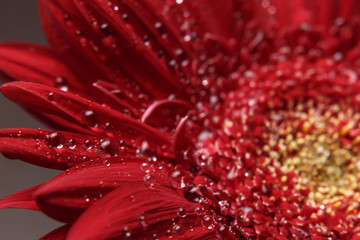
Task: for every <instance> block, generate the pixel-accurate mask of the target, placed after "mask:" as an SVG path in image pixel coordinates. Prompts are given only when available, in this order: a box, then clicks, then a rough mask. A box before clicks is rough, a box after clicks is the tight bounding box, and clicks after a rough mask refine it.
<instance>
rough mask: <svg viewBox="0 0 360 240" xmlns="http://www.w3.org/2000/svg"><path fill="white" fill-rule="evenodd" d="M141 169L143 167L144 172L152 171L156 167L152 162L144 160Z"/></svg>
mask: <svg viewBox="0 0 360 240" xmlns="http://www.w3.org/2000/svg"><path fill="white" fill-rule="evenodd" d="M140 169H141V171H143V172H144V173H150V172H151V171H153V170H154V167H153V166H152V165H151V164H149V163H147V162H143V163H141V165H140Z"/></svg>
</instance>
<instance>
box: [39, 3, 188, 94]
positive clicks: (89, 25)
mask: <svg viewBox="0 0 360 240" xmlns="http://www.w3.org/2000/svg"><path fill="white" fill-rule="evenodd" d="M39 3H40V14H41V18H42V22H43V25H44V28H45V32H46V34H47V37H48V39H49V41H50V43H51V44H52V45H53V46H54V47H56V48H57V49H58V51H59V52H60V53H61V55H62V57H63V58H64V60H65V61H66V62H67V63H69V64H71V66H69V67H70V68H71V69H73V71H74V72H76V73H77V74H78V75H79V76H81V77H86V78H87V81H88V83H92V82H95V81H97V80H98V79H101V80H105V81H109V82H115V83H118V84H119V86H120V87H121V88H122V90H132V89H133V87H129V86H128V85H127V84H126V81H127V82H128V81H129V80H130V81H132V82H133V83H135V82H136V83H138V84H140V86H141V87H142V88H143V89H144V92H147V93H148V94H150V95H152V96H155V97H157V98H164V97H167V96H168V95H170V94H173V93H177V95H183V92H182V90H181V84H180V82H179V81H178V80H176V79H177V77H175V76H174V75H173V74H171V73H170V72H169V70H168V69H167V68H166V67H164V63H163V60H162V59H159V58H158V57H157V55H155V54H154V53H153V52H152V51H150V50H149V48H148V47H147V46H145V45H144V43H143V40H142V37H143V36H141V38H140V39H134V38H132V37H130V36H131V35H132V33H131V30H130V28H128V27H127V29H126V31H125V32H124V31H123V30H124V29H122V31H120V28H119V27H120V26H123V27H125V24H121V25H116V26H115V25H114V24H115V23H118V21H119V20H120V19H121V16H120V17H119V19H118V18H117V17H116V15H115V13H114V12H113V11H114V9H112V8H111V10H112V12H109V10H110V9H109V5H108V4H104V2H103V3H102V4H99V5H98V4H97V3H98V2H97V1H91V2H82V3H73V2H72V1H57V0H40V1H39ZM89 10H90V11H91V14H90V13H89ZM81 13H82V14H83V15H81ZM64 16H66V17H65V18H64ZM75 16H76V17H75ZM81 16H82V17H81ZM109 18H110V19H109ZM121 21H123V19H121ZM119 33H121V35H120V36H121V37H120V36H119ZM70 49H71V51H70ZM84 63H86V64H84ZM165 66H166V65H165ZM134 81H135V82H134ZM127 86H128V87H127Z"/></svg>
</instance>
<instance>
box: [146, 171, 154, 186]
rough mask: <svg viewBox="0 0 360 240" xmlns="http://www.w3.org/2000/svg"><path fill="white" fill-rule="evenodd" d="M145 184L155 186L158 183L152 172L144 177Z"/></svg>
mask: <svg viewBox="0 0 360 240" xmlns="http://www.w3.org/2000/svg"><path fill="white" fill-rule="evenodd" d="M144 182H145V186H147V187H150V188H152V187H154V186H155V185H156V178H155V177H154V176H152V175H150V174H147V175H145V177H144Z"/></svg>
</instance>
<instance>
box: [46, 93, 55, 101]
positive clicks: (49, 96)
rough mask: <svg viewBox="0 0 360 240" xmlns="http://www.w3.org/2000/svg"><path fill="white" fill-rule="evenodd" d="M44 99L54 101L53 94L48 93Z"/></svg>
mask: <svg viewBox="0 0 360 240" xmlns="http://www.w3.org/2000/svg"><path fill="white" fill-rule="evenodd" d="M46 98H47V99H48V100H49V101H54V100H55V93H53V92H49V93H48V95H47V96H46Z"/></svg>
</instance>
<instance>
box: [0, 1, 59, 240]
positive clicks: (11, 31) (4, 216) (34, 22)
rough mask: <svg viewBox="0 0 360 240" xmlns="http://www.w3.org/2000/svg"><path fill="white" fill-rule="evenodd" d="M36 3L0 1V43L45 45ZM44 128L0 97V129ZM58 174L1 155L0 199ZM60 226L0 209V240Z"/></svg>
mask: <svg viewBox="0 0 360 240" xmlns="http://www.w3.org/2000/svg"><path fill="white" fill-rule="evenodd" d="M36 2H37V1H36V0H11V1H4V0H3V1H0V42H3V41H27V42H35V43H41V44H46V40H45V37H44V35H43V33H42V29H41V26H40V21H39V16H38V11H37V3H36ZM0 95H1V94H0ZM16 127H29V128H39V127H42V128H45V126H43V125H42V124H41V123H39V122H38V121H36V120H35V119H33V118H32V117H30V116H29V115H28V114H27V113H26V112H24V111H23V110H22V109H21V108H19V107H18V106H17V105H16V104H14V103H12V102H10V101H9V100H7V99H6V98H4V97H3V96H2V95H1V96H0V128H16ZM56 174H57V171H53V170H49V169H44V168H40V167H36V166H32V165H30V164H26V163H23V162H21V161H18V160H7V159H5V158H4V157H3V156H2V155H1V156H0V198H3V197H5V196H7V195H9V194H11V193H14V192H17V191H20V190H23V189H25V188H28V187H31V186H34V185H37V184H40V183H43V182H45V181H47V180H48V179H50V178H52V177H53V176H55V175H56ZM60 225H61V224H60V223H58V222H55V221H53V220H52V219H50V218H48V217H46V216H44V215H43V214H41V213H38V212H35V211H30V210H22V209H1V210H0V239H4V240H23V239H24V240H25V239H26V240H27V239H38V238H40V237H41V236H43V235H45V234H46V233H47V232H49V231H51V230H52V229H54V228H56V227H58V226H60Z"/></svg>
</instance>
